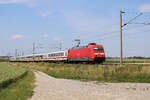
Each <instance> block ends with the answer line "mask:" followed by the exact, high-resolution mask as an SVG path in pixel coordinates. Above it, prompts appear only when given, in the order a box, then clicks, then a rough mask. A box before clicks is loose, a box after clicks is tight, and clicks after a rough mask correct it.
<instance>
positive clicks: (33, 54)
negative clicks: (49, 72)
mask: <svg viewBox="0 0 150 100" xmlns="http://www.w3.org/2000/svg"><path fill="white" fill-rule="evenodd" d="M32 53H33V61H34V54H35V43H33V51H32Z"/></svg>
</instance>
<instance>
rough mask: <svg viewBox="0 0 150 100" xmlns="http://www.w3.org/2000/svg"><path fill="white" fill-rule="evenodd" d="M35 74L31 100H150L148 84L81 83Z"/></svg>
mask: <svg viewBox="0 0 150 100" xmlns="http://www.w3.org/2000/svg"><path fill="white" fill-rule="evenodd" d="M34 73H35V76H36V83H35V85H36V87H35V89H34V95H33V96H32V98H31V100H150V84H147V83H97V82H81V81H77V80H67V79H56V78H53V77H50V76H48V75H46V74H45V73H43V72H34Z"/></svg>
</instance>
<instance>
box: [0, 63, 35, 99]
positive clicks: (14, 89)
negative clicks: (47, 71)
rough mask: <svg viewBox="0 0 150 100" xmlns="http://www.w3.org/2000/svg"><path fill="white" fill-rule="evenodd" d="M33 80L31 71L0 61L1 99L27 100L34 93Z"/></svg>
mask: <svg viewBox="0 0 150 100" xmlns="http://www.w3.org/2000/svg"><path fill="white" fill-rule="evenodd" d="M33 82H34V75H33V73H32V72H31V71H28V70H26V69H25V68H21V67H16V66H15V65H10V64H9V63H6V62H2V63H0V100H27V98H28V97H30V96H31V95H32V91H33Z"/></svg>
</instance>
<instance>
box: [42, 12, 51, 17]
mask: <svg viewBox="0 0 150 100" xmlns="http://www.w3.org/2000/svg"><path fill="white" fill-rule="evenodd" d="M49 15H50V12H48V11H43V12H40V16H41V17H43V18H46V17H47V16H49Z"/></svg>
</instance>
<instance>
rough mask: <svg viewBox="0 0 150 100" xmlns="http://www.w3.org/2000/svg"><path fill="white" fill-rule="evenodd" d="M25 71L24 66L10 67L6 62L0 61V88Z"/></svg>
mask: <svg viewBox="0 0 150 100" xmlns="http://www.w3.org/2000/svg"><path fill="white" fill-rule="evenodd" d="M26 73H27V70H26V69H24V68H18V67H11V66H9V64H8V63H0V88H1V87H4V86H6V85H7V84H9V83H11V82H13V81H16V80H17V79H19V78H21V77H23V76H24V75H25V74H26Z"/></svg>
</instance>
